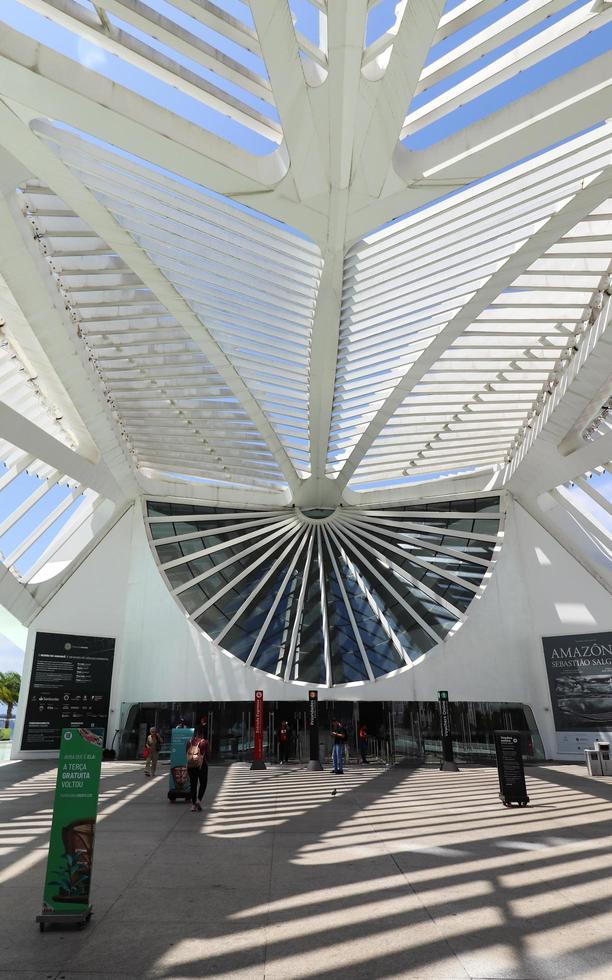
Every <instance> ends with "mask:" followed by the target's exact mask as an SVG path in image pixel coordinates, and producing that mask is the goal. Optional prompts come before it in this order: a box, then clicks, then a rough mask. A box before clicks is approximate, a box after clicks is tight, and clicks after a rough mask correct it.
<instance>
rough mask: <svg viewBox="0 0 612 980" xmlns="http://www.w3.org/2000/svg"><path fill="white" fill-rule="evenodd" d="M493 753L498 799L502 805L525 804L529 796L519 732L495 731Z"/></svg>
mask: <svg viewBox="0 0 612 980" xmlns="http://www.w3.org/2000/svg"><path fill="white" fill-rule="evenodd" d="M495 755H496V756H497V775H498V777H499V798H500V800H501V801H502V803H503V804H504V806H510V804H511V803H518V804H519V806H527V804H528V803H529V797H528V796H527V787H526V785H525V769H524V767H523V756H522V753H521V735H520V732H512V731H508V732H495Z"/></svg>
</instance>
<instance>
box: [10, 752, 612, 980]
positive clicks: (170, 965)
mask: <svg viewBox="0 0 612 980" xmlns="http://www.w3.org/2000/svg"><path fill="white" fill-rule="evenodd" d="M529 773H530V775H529V778H528V789H529V794H530V796H531V798H532V804H531V806H530V807H529V808H528V809H526V810H519V809H517V808H515V809H513V810H511V811H510V810H505V809H503V807H502V806H501V805H500V804H499V802H498V801H497V797H496V792H497V777H496V774H495V771H494V770H492V769H479V768H474V769H467V770H465V771H463V772H461V773H459V774H453V773H440V772H438V771H437V770H433V769H425V768H420V769H415V770H406V769H404V770H401V769H398V770H395V771H390V772H389V771H383V770H378V769H373V768H370V769H365V768H363V769H361V768H360V769H354V770H351V771H347V773H346V774H345V775H344V776H343V777H334V776H332V775H331V774H330V773H329V772H325V773H322V774H318V773H308V772H306V771H304V770H298V769H287V770H278V769H270V770H268V771H267V772H264V773H251V772H250V771H249V770H248V769H247V768H246V767H245V766H242V765H235V766H232V767H231V768H229V769H222V768H218V769H217V768H213V769H212V770H211V780H210V785H209V792H208V795H207V799H206V803H207V805H206V807H205V812H204V813H202V814H194V813H191V812H190V810H189V808H188V807H187V806H185V805H183V804H180V803H177V804H176V805H171V804H170V803H168V801H167V800H166V797H165V792H166V780H165V778H161V779H156V780H154V781H152V782H146V783H145V781H144V779H143V776H142V771H141V768H140V767H136V766H135V765H133V764H130V763H109V764H105V766H104V770H103V782H102V787H103V789H102V797H101V801H100V818H101V819H100V822H99V824H98V833H97V842H96V856H95V869H94V884H93V894H92V899H93V904H94V910H95V911H94V917H93V919H92V921H91V923H90V925H89V926H88V927H87V928H86V930H85V931H83V932H76V931H65V932H60V931H55V930H53V931H51V932H46V933H44V934H40V933H39V931H38V928H37V926H36V925H35V922H34V917H35V916H36V914H37V913H38V912H39V911H40V900H41V895H42V883H43V875H44V868H45V860H46V845H47V835H48V829H49V822H50V815H51V807H52V799H53V787H54V782H55V773H54V770H53V769H49V768H47V767H43V766H42V765H41V764H36V765H35V764H32V763H25V762H20V763H8V764H4V765H1V766H0V839H1V844H0V885H1V886H2V888H1V891H0V895H1V898H0V902H1V906H0V907H1V916H0V980H7V978H9V977H10V978H11V980H132V978H139V980H140V978H156V980H182V978H195V977H216V978H223V980H225V978H228V980H230V978H231V980H238V978H240V980H251V978H253V980H263V978H265V980H292V978H306V977H316V978H322V980H336V978H348V980H363V978H382V977H389V978H393V980H396V978H397V980H399V978H411V980H416V978H423V980H424V978H428V980H429V978H444V980H459V978H461V980H465V978H468V977H469V978H480V980H485V978H487V980H492V978H502V977H504V978H514V980H527V978H530V980H531V978H543V980H548V978H551V980H552V978H554V980H561V978H571V980H582V978H585V980H586V978H589V980H612V897H611V896H612V846H611V845H612V780H594V779H589V778H588V777H587V776H586V773H585V770H584V769H582V768H580V767H567V766H563V767H554V766H547V767H538V768H534V769H530V770H529ZM334 786H338V793H337V795H336V796H332V795H331V790H332V788H333V787H334Z"/></svg>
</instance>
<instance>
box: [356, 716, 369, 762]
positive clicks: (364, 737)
mask: <svg viewBox="0 0 612 980" xmlns="http://www.w3.org/2000/svg"><path fill="white" fill-rule="evenodd" d="M358 739H359V752H360V754H361V761H362V762H363V764H364V765H366V766H367V765H368V760H367V754H368V730H367V728H366V726H365V725H360V726H359V732H358Z"/></svg>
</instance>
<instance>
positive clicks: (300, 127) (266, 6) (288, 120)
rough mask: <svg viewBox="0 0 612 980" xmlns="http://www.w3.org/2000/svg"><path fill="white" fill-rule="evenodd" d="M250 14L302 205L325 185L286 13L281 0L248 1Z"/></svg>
mask: <svg viewBox="0 0 612 980" xmlns="http://www.w3.org/2000/svg"><path fill="white" fill-rule="evenodd" d="M341 2H342V0H341ZM251 11H252V14H253V20H254V22H255V27H256V29H257V35H258V38H259V44H260V47H261V51H262V55H263V58H264V60H265V63H266V68H267V69H268V76H269V78H270V81H271V83H272V91H273V93H274V101H275V104H276V108H277V109H278V113H279V116H280V119H281V123H282V128H283V136H284V139H285V142H286V146H287V151H288V153H289V159H290V161H291V177H292V178H293V180H294V182H295V186H296V188H297V192H298V194H299V197H300V200H305V201H307V200H309V199H310V198H313V197H317V196H318V195H320V194H322V193H325V191H326V189H327V186H328V182H327V175H326V173H325V168H324V157H323V152H322V145H321V139H320V133H319V132H318V129H317V125H316V122H315V115H314V111H313V106H312V102H311V95H310V89H309V86H308V84H307V82H306V78H305V77H304V70H303V68H302V63H301V59H300V52H299V47H298V43H297V38H296V33H295V29H294V27H293V22H292V19H291V10H290V9H289V4H288V3H287V2H286V0H251Z"/></svg>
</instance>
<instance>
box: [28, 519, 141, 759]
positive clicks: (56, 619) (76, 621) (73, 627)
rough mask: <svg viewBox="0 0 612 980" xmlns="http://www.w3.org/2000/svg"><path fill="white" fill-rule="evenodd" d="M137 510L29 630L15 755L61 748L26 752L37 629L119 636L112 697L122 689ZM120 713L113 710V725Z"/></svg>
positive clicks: (42, 754)
mask: <svg viewBox="0 0 612 980" xmlns="http://www.w3.org/2000/svg"><path fill="white" fill-rule="evenodd" d="M133 520H134V511H133V509H131V510H129V511H128V512H127V513H126V514H125V515H124V516H123V517H122V518H121V520H120V521H118V522H117V524H115V525H114V527H113V528H112V529H111V530H110V531H109V533H108V534H107V535H106V536H105V537H104V538H103V539H102V541H101V542H100V543H99V544H98V546H97V547H96V548H95V550H94V551H93V552H92V553H91V554H90V555H89V556H88V557H87V558H86V559H85V560H84V561H83V562H82V563H81V565H80V566H79V567H78V568H77V569H76V571H75V572H74V574H73V575H71V577H70V578H69V579H68V580H67V582H66V583H65V584H64V585H63V586H62V588H61V589H60V590H59V592H58V593H57V594H56V595H55V596H53V598H52V599H51V600H50V601H49V602H48V603H47V605H46V606H45V607H44V609H43V610H42V611H41V612H40V613H39V615H38V616H37V617H36V619H35V620H34V621H33V622H32V625H31V627H30V629H29V631H28V640H27V645H26V652H25V660H24V665H23V677H22V682H21V695H20V698H19V713H18V723H17V724H16V726H15V735H14V743H13V756H12V757H13V758H32V757H35V758H41V757H45V756H47V757H53V756H56V755H57V753H56V752H38V753H34V752H21V750H20V749H19V746H20V745H21V735H22V730H23V723H24V720H25V714H26V701H27V695H28V692H29V688H30V674H31V668H32V657H33V654H34V641H35V639H36V632H37V631H40V632H47V633H74V634H77V635H79V634H80V635H83V636H109V637H115V640H116V643H115V659H114V674H113V686H112V690H111V700H112V701H114V700H116V699H117V698H120V692H119V690H118V684H119V678H120V674H121V664H122V659H123V654H124V646H123V618H124V610H125V604H126V595H127V583H128V571H129V567H130V555H131V545H132V526H133ZM113 722H114V715H111V719H110V724H109V729H110V728H112V725H113Z"/></svg>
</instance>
